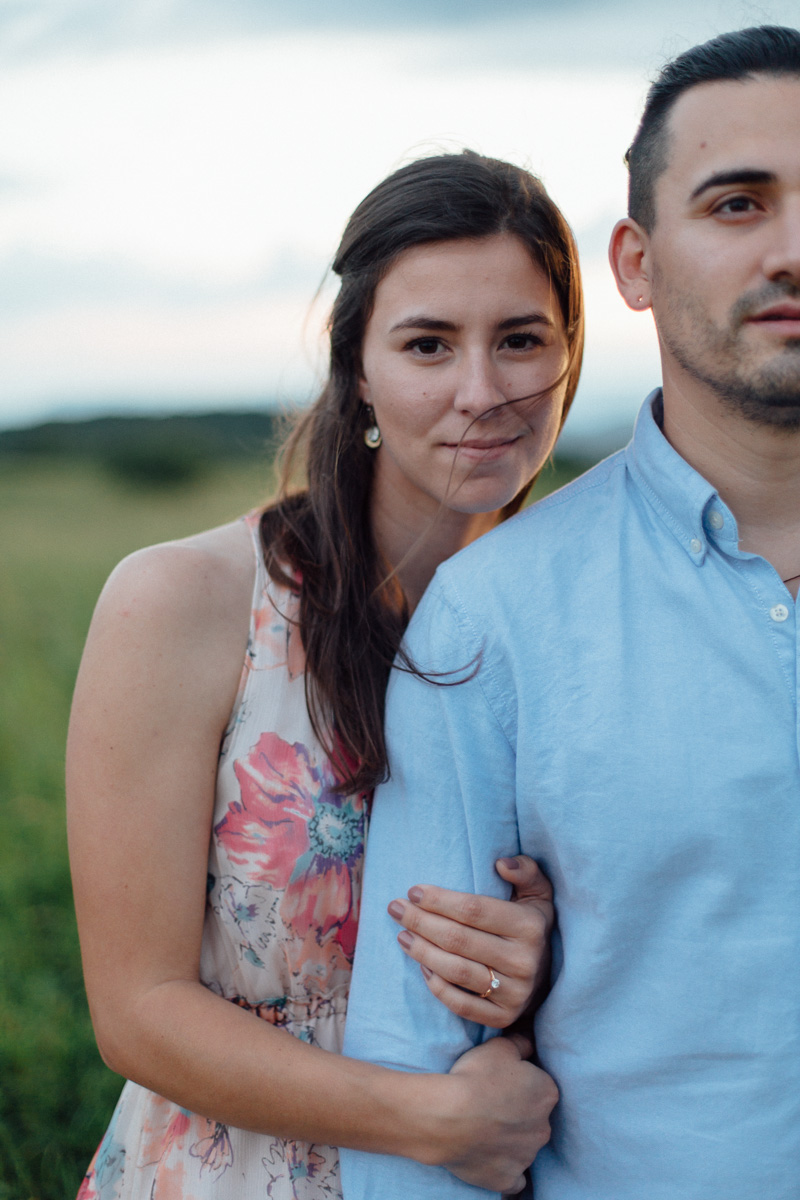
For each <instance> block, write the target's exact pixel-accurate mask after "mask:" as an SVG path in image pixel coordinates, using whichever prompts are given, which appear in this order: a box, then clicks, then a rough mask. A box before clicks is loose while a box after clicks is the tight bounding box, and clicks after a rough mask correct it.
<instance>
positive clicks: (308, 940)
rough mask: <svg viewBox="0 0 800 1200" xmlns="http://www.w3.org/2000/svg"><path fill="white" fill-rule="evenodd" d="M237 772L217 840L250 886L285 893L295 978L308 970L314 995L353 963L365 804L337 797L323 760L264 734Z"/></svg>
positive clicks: (333, 779) (284, 910)
mask: <svg viewBox="0 0 800 1200" xmlns="http://www.w3.org/2000/svg"><path fill="white" fill-rule="evenodd" d="M234 771H235V773H236V777H237V779H238V781H239V787H240V795H241V799H240V800H238V801H235V802H234V803H232V804H230V805H229V806H228V811H227V812H226V814H225V816H224V817H223V818H222V820H221V821H220V822H219V824H218V825H217V826H216V827H215V833H216V836H217V838H218V839H219V841H220V843H221V844H222V846H223V847H224V848H225V850H226V852H227V854H228V857H229V858H230V860H231V861H232V862H233V863H236V864H237V865H238V866H241V867H244V868H245V872H246V875H247V880H248V882H249V883H251V884H253V883H256V882H258V881H263V880H266V881H267V882H269V883H271V884H272V885H273V886H274V887H277V888H285V894H284V897H283V899H282V901H281V906H280V913H281V917H282V919H283V921H284V922H285V923H286V925H287V926H288V927H289V928H290V929H291V930H292V933H293V934H294V935H295V938H296V939H297V940H296V941H295V943H294V944H293V945H292V947H291V952H290V960H291V966H292V970H293V971H294V972H295V973H299V974H303V973H304V971H305V970H306V964H308V969H309V970H311V973H312V974H313V975H314V976H315V979H316V983H315V988H318V987H320V986H324V985H326V984H327V983H329V982H330V977H331V974H332V972H333V971H334V970H336V969H337V968H341V967H346V966H347V965H348V963H349V962H351V961H352V955H353V949H354V945H355V932H356V920H357V913H356V911H355V910H356V906H355V904H354V903H353V895H354V888H353V882H354V876H356V875H357V874H358V873H359V872H360V869H361V859H362V856H363V853H364V803H363V797H362V796H355V797H347V796H340V795H338V794H337V793H336V792H335V791H334V790H333V789H334V787H335V786H336V776H335V775H334V772H333V769H332V768H331V766H330V764H329V762H328V761H327V759H323V760H322V765H321V766H316V765H314V763H313V762H312V760H311V757H310V755H309V752H308V750H307V749H306V747H305V746H304V745H302V743H300V742H295V743H293V744H292V745H289V743H288V742H284V741H283V740H282V739H281V738H279V737H278V736H277V734H274V733H264V734H262V735H261V737H260V738H259V740H258V742H257V743H256V745H255V746H254V747H253V748H252V749H251V751H250V753H249V754H248V755H247V757H246V758H245V759H244V760H240V761H238V762H236V763H235V764H234ZM312 964H314V965H313V969H312Z"/></svg>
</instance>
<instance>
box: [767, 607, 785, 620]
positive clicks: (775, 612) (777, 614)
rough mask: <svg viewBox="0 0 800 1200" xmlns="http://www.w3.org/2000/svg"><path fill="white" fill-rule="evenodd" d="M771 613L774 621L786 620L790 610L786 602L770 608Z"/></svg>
mask: <svg viewBox="0 0 800 1200" xmlns="http://www.w3.org/2000/svg"><path fill="white" fill-rule="evenodd" d="M769 615H770V616H771V617H772V619H773V621H785V620H786V618H787V617H788V615H789V610H788V608H787V607H786V605H785V604H776V605H774V607H773V608H771V609H770V610H769Z"/></svg>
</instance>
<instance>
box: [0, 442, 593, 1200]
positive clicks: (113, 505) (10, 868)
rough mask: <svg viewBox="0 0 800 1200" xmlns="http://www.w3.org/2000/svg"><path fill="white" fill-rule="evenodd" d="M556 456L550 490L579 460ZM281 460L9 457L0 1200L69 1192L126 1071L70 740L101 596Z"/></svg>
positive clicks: (4, 561) (4, 463) (1, 587)
mask: <svg viewBox="0 0 800 1200" xmlns="http://www.w3.org/2000/svg"><path fill="white" fill-rule="evenodd" d="M574 470H575V469H574V467H571V466H570V465H569V464H565V465H563V466H561V467H558V468H553V467H550V468H547V469H546V471H545V472H544V475H543V478H542V479H541V480H540V482H539V484H538V485H537V494H543V493H544V492H546V491H549V490H551V489H552V488H554V487H557V486H561V484H563V483H565V482H566V481H567V480H568V479H569V478H570V477H571V476H572V474H574ZM270 482H271V472H270V469H269V466H268V465H267V464H262V465H258V464H253V463H252V462H249V461H248V462H247V463H245V464H244V465H235V466H233V467H218V468H213V469H211V468H209V470H208V471H207V473H206V474H205V475H204V476H203V477H201V479H200V480H198V481H197V482H195V483H192V484H185V485H183V486H181V487H175V488H172V489H170V490H164V489H159V488H150V489H144V490H143V489H138V490H137V489H133V488H131V487H129V486H127V487H126V486H125V485H124V483H122V482H120V481H118V480H115V479H114V478H113V477H112V476H110V475H108V474H106V473H104V471H103V469H102V468H101V467H100V466H96V465H93V464H90V463H84V464H78V463H74V464H71V463H68V462H65V461H64V460H51V461H48V460H43V459H39V458H30V459H27V460H24V459H17V460H11V459H5V460H0V680H2V703H0V822H1V829H2V833H1V834H0V1200H34V1198H35V1200H69V1198H70V1197H72V1196H74V1195H75V1193H76V1191H77V1188H78V1185H79V1182H80V1179H81V1176H82V1173H83V1170H84V1169H85V1167H86V1165H87V1163H88V1161H89V1158H90V1157H91V1154H92V1153H93V1151H94V1148H95V1146H96V1144H97V1142H98V1141H99V1139H100V1137H101V1135H102V1133H103V1130H104V1128H105V1125H106V1123H107V1121H108V1118H109V1116H110V1114H111V1110H112V1108H113V1106H114V1103H115V1101H116V1097H117V1095H118V1093H119V1090H120V1086H121V1081H120V1079H119V1077H118V1076H116V1075H113V1074H112V1073H111V1072H110V1071H108V1070H107V1069H106V1068H105V1067H104V1065H103V1064H102V1062H101V1061H100V1058H99V1056H98V1054H97V1051H96V1048H95V1045H94V1039H93V1036H92V1030H91V1025H90V1023H89V1016H88V1011H87V1007H86V1000H85V996H84V992H83V983H82V979H81V972H80V959H79V951H78V942H77V935H76V931H75V923H74V918H73V913H72V901H71V894H70V881H69V868H68V864H67V854H66V836H65V829H64V794H63V748H64V739H65V734H66V728H67V719H68V714H69V702H70V695H71V691H72V686H73V682H74V679H75V674H76V671H77V667H78V662H79V658H80V653H81V646H82V644H83V640H84V638H85V636H86V630H87V628H88V626H89V620H90V617H91V613H92V608H93V605H94V602H95V599H96V597H97V594H98V592H99V591H100V588H101V587H102V584H103V581H104V579H105V577H106V576H107V575H108V573H109V571H110V570H111V568H112V567H113V566H114V564H115V563H116V562H117V561H118V560H119V559H120V558H122V557H123V556H124V555H126V554H128V553H129V552H130V551H132V550H134V549H136V548H137V547H139V546H143V545H147V544H149V543H151V542H158V541H164V540H167V539H169V538H175V537H183V536H185V535H187V534H189V533H194V532H197V531H198V530H200V529H204V528H207V527H209V526H211V525H215V524H220V523H222V522H224V521H227V520H230V519H232V518H234V517H236V516H237V515H238V514H240V513H242V512H245V511H246V510H247V509H249V508H252V507H254V506H256V505H257V504H259V503H260V502H261V501H262V500H263V499H264V498H265V497H266V495H267V493H268V488H269V486H270Z"/></svg>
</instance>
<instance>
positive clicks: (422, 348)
mask: <svg viewBox="0 0 800 1200" xmlns="http://www.w3.org/2000/svg"><path fill="white" fill-rule="evenodd" d="M443 345H444V343H443V342H442V340H441V339H440V338H416V339H415V340H414V341H413V342H409V344H408V346H407V349H408V350H416V351H417V352H418V353H419V354H422V355H424V356H425V357H431V356H432V355H434V354H438V353H439V351H440V350H441V349H442V347H443Z"/></svg>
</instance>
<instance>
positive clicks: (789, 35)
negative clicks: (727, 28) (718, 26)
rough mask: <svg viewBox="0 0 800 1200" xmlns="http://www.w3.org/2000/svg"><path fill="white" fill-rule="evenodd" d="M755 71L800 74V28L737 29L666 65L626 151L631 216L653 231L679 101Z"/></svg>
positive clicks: (648, 96) (651, 91) (651, 90)
mask: <svg viewBox="0 0 800 1200" xmlns="http://www.w3.org/2000/svg"><path fill="white" fill-rule="evenodd" d="M755 75H800V30H797V29H790V28H789V27H787V26H782V25H756V26H753V27H752V28H751V29H737V30H735V31H734V32H732V33H723V34H721V35H720V37H715V38H712V39H711V41H709V42H704V43H703V45H701V46H692V48H691V50H686V51H685V52H684V53H683V54H679V55H678V57H677V58H675V59H673V60H672V62H668V63H667V65H666V66H665V67H664V68H663V70H662V71H661V73H660V75H659V76H658V78H657V79H656V80H655V82H654V83H653V84H652V86H651V88H650V90H649V92H648V93H647V99H646V101H645V106H644V112H643V113H642V119H641V121H640V122H639V128H638V129H637V131H636V136H635V138H634V139H633V141H632V142H631V145H630V147H629V149H628V152H627V154H626V155H625V162H626V163H627V165H628V172H629V174H628V216H629V217H633V219H634V221H637V222H638V223H639V224H640V225H641V226H642V228H643V229H646V230H647V231H648V232H650V231H651V230H652V229H653V226H654V225H655V220H656V209H655V198H654V193H655V184H656V180H657V179H658V177H659V175H661V174H662V172H663V171H664V170H665V169H666V167H667V162H668V151H669V130H668V128H667V120H668V117H669V114H670V112H671V111H672V106H673V105H674V103H675V101H676V100H677V99H678V97H679V96H682V95H683V93H684V92H686V91H688V90H689V88H693V87H697V86H698V84H701V83H724V82H726V81H732V80H738V81H742V80H747V79H752V78H753V77H754V76H755Z"/></svg>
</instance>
